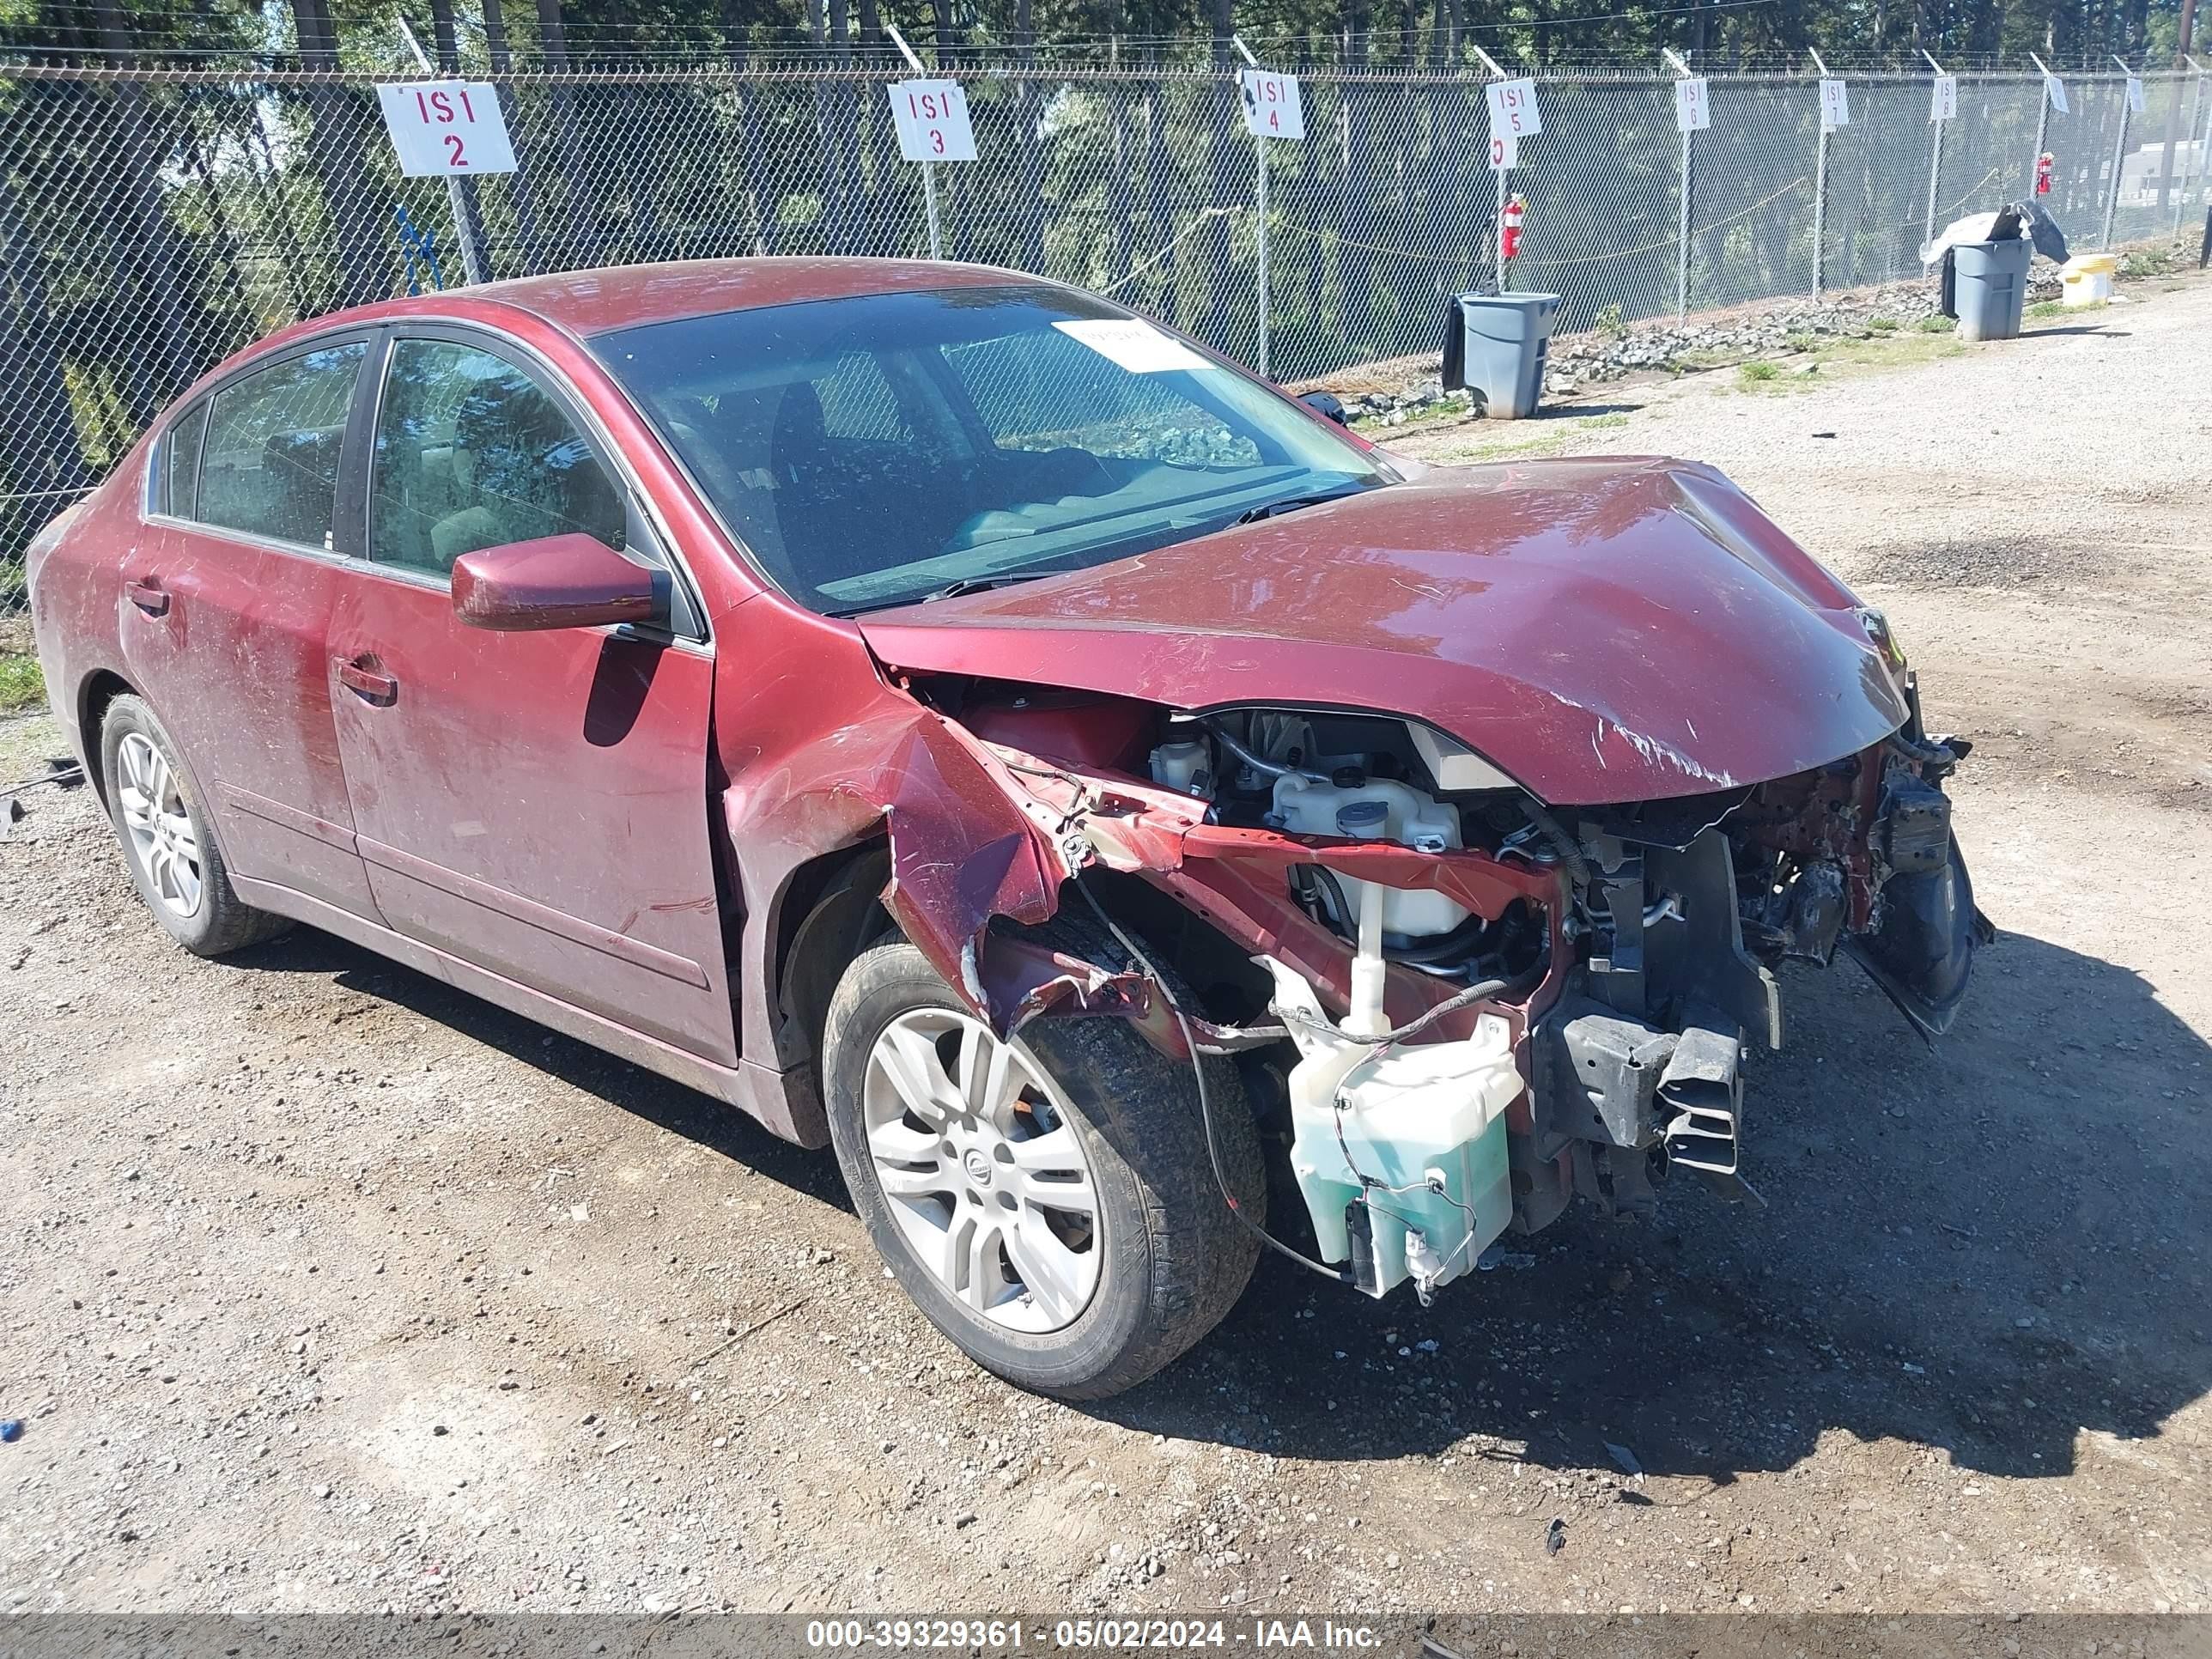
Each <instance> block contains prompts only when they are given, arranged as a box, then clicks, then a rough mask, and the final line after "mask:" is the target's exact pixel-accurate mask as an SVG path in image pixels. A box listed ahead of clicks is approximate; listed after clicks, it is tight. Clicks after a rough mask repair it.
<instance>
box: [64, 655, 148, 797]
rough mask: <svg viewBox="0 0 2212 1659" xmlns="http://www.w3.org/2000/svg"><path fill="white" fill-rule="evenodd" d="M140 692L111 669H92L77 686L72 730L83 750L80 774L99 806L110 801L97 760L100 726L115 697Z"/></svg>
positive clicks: (134, 694)
mask: <svg viewBox="0 0 2212 1659" xmlns="http://www.w3.org/2000/svg"><path fill="white" fill-rule="evenodd" d="M140 695H141V693H140V692H139V690H138V688H137V686H135V685H133V684H131V682H130V681H128V680H126V679H125V678H123V676H122V675H120V674H118V673H117V672H116V671H114V670H113V669H112V668H96V669H94V671H92V672H91V673H89V674H87V675H86V676H85V677H84V680H83V683H82V684H80V685H79V686H78V687H77V693H76V729H77V738H78V742H79V744H80V745H81V746H82V749H83V751H84V755H83V759H84V775H85V777H86V779H87V780H88V781H89V782H90V783H91V785H92V787H93V792H94V793H95V794H97V795H98V796H99V797H100V805H103V806H106V805H110V802H109V801H108V799H107V775H106V769H105V768H103V767H102V766H101V765H100V729H101V727H102V726H105V725H106V723H107V710H108V708H109V707H110V705H112V703H113V702H114V701H115V700H116V699H117V698H118V697H136V696H140Z"/></svg>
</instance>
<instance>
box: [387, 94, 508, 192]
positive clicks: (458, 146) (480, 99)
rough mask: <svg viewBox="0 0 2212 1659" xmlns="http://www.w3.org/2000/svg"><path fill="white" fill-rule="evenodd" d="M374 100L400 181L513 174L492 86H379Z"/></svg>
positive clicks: (503, 118)
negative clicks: (381, 109)
mask: <svg viewBox="0 0 2212 1659" xmlns="http://www.w3.org/2000/svg"><path fill="white" fill-rule="evenodd" d="M376 100H377V102H378V103H380V104H381V105H382V106H384V126H385V130H386V131H387V132H389V133H391V135H392V149H394V150H396V151H398V155H399V171H400V172H401V173H404V175H405V176H406V177H408V178H410V179H428V178H435V177H436V176H438V175H440V174H441V173H442V174H447V175H451V174H454V173H512V172H513V171H514V146H513V144H512V143H509V142H508V140H507V116H506V114H505V113H504V112H502V111H501V108H500V106H499V93H498V90H497V89H496V88H493V87H491V86H489V85H488V84H486V83H485V82H481V81H426V82H422V83H420V84H419V85H417V84H410V85H404V86H386V87H379V88H377V89H376Z"/></svg>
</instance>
